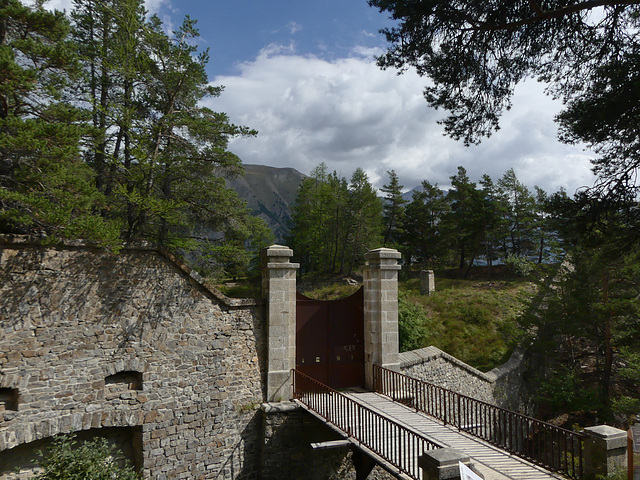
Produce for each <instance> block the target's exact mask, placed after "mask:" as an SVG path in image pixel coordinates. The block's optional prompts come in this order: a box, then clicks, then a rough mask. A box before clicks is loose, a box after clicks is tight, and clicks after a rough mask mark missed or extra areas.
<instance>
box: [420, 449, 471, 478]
mask: <svg viewBox="0 0 640 480" xmlns="http://www.w3.org/2000/svg"><path fill="white" fill-rule="evenodd" d="M460 462H462V463H463V464H465V465H466V466H467V467H469V468H470V469H473V463H471V459H470V458H469V456H468V455H466V454H465V453H463V452H461V451H460V450H456V449H454V448H439V449H437V450H428V451H426V452H425V453H423V454H422V456H420V458H419V459H418V466H419V467H420V468H421V469H422V474H423V478H424V480H460V465H459V463H460ZM474 473H476V475H478V474H477V472H475V471H474ZM478 478H482V477H481V476H480V475H478Z"/></svg>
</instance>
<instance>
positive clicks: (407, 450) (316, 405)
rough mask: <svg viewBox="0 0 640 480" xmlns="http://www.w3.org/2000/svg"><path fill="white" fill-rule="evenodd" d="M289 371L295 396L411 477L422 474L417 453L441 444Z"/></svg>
mask: <svg viewBox="0 0 640 480" xmlns="http://www.w3.org/2000/svg"><path fill="white" fill-rule="evenodd" d="M292 372H293V398H294V399H296V400H298V401H299V402H300V403H302V404H304V405H305V406H306V407H307V408H308V409H309V410H311V411H313V412H315V413H316V414H317V415H319V416H320V417H322V418H323V419H324V420H326V421H327V422H328V423H330V424H331V425H333V426H335V427H336V428H337V429H339V430H340V431H342V432H344V433H345V434H346V435H347V436H348V437H350V438H353V439H354V440H355V441H356V442H358V443H359V444H361V445H362V446H364V447H366V448H367V449H369V450H370V451H372V452H373V453H375V454H376V455H378V456H379V457H381V458H382V459H384V460H385V461H387V462H388V463H390V464H391V465H393V466H394V467H395V468H397V469H398V471H399V472H401V473H404V474H406V475H408V476H409V477H411V478H413V479H416V480H417V479H419V478H422V475H421V469H420V467H419V465H418V459H419V458H420V456H421V455H422V454H423V453H424V452H425V451H427V450H435V449H438V448H442V447H443V446H442V445H439V444H437V443H435V442H433V441H431V440H429V439H427V438H425V437H423V436H422V435H419V434H418V433H416V432H414V431H412V430H409V429H408V428H406V427H404V426H403V425H400V424H399V423H397V422H394V421H393V420H391V419H389V418H387V417H385V416H383V415H380V414H379V413H377V412H375V411H373V410H371V409H370V408H368V407H366V406H364V405H361V404H360V403H358V402H356V401H355V400H353V399H351V398H349V397H348V396H346V395H344V394H342V393H340V392H338V391H337V390H334V389H332V388H331V387H328V386H326V385H324V384H322V383H320V382H318V381H317V380H315V379H313V378H311V377H309V376H308V375H305V374H304V373H302V372H299V371H298V370H295V369H294V370H292Z"/></svg>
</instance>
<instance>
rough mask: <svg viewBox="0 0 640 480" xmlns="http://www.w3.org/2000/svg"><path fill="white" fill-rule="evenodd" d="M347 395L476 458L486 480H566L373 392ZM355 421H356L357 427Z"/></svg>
mask: <svg viewBox="0 0 640 480" xmlns="http://www.w3.org/2000/svg"><path fill="white" fill-rule="evenodd" d="M347 395H348V396H349V397H351V398H352V399H354V400H356V401H357V402H358V403H361V404H363V405H366V406H367V407H369V408H371V409H372V410H375V411H377V412H379V413H380V414H382V415H385V416H387V417H389V418H391V419H393V420H394V421H396V422H398V423H400V424H402V425H404V426H406V427H407V428H409V429H412V430H414V431H416V432H419V433H421V434H422V435H424V436H425V437H427V438H429V439H431V440H433V441H435V442H437V443H439V444H444V445H445V446H448V447H451V448H455V449H457V450H461V451H463V452H465V453H466V454H467V455H469V456H470V457H471V458H472V461H473V462H474V463H475V466H476V468H477V469H478V470H479V471H480V472H481V473H482V474H483V475H484V478H485V480H505V479H513V480H555V479H562V478H564V477H562V476H559V475H555V474H553V473H550V472H548V471H546V470H543V469H542V468H540V467H538V466H536V465H533V464H531V463H529V462H527V461H525V460H523V459H520V458H518V457H515V456H513V455H510V454H509V453H507V452H504V451H502V450H499V449H498V448H496V447H494V446H492V445H489V444H487V443H484V442H483V441H482V440H479V439H477V438H475V437H472V436H470V435H468V434H466V433H464V432H459V431H458V430H457V429H456V428H452V427H449V426H445V425H443V424H442V423H441V422H439V421H436V420H433V419H431V418H430V417H428V416H426V415H425V414H422V413H418V412H416V411H415V410H414V409H412V408H410V407H407V406H405V405H402V404H400V403H397V402H394V401H392V400H391V399H389V398H388V397H385V396H383V395H380V394H377V393H372V392H366V393H348V394H347ZM355 421H356V420H355V419H354V424H355ZM394 441H398V439H394ZM398 443H399V442H398Z"/></svg>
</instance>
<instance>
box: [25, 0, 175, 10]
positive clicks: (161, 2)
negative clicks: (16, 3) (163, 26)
mask: <svg viewBox="0 0 640 480" xmlns="http://www.w3.org/2000/svg"><path fill="white" fill-rule="evenodd" d="M23 3H24V4H25V5H34V4H35V1H34V0H23ZM162 7H165V8H171V0H145V8H146V9H147V10H149V13H158V12H159V11H160V9H161V8H162ZM45 8H47V9H48V10H66V11H67V12H70V11H71V9H72V8H73V0H49V1H48V2H47V3H46V4H45Z"/></svg>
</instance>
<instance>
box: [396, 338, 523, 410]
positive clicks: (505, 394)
mask: <svg viewBox="0 0 640 480" xmlns="http://www.w3.org/2000/svg"><path fill="white" fill-rule="evenodd" d="M522 368H523V362H522V353H521V352H520V351H519V350H516V352H514V354H513V355H512V356H511V359H509V361H508V362H507V363H506V364H504V365H501V366H500V367H497V368H494V369H493V370H491V371H489V372H487V373H483V372H481V371H480V370H477V369H475V368H473V367H471V366H470V365H467V364H466V363H464V362H462V361H460V360H458V359H457V358H455V357H453V356H451V355H449V354H448V353H445V352H443V351H442V350H440V349H439V348H437V347H433V346H432V347H427V348H421V349H419V350H413V351H411V352H404V353H401V354H400V371H401V372H402V373H404V374H406V375H409V376H411V377H414V378H418V379H420V380H424V381H425V382H429V383H432V384H434V385H438V386H440V387H443V388H446V389H449V390H453V391H455V392H458V393H461V394H462V395H467V396H469V397H473V398H476V399H478V400H482V401H484V402H487V403H492V404H494V405H499V406H501V407H504V408H511V409H514V410H515V409H517V407H518V406H519V404H520V397H521V395H522V382H521V380H520V375H521V373H522Z"/></svg>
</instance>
